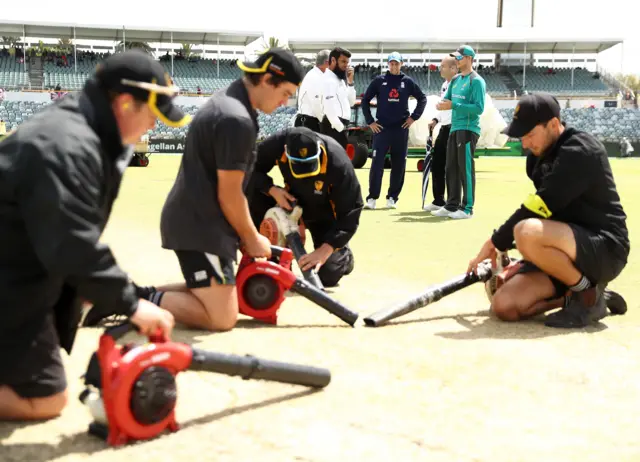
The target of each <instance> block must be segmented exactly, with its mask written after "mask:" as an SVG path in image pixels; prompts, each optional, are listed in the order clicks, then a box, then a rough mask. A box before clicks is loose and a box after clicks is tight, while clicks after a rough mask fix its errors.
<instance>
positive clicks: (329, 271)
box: [318, 247, 354, 287]
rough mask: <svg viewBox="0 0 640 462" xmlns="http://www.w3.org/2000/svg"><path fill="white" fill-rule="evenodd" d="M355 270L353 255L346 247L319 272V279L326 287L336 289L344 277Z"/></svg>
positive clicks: (336, 253)
mask: <svg viewBox="0 0 640 462" xmlns="http://www.w3.org/2000/svg"><path fill="white" fill-rule="evenodd" d="M353 268H354V260H353V253H352V252H351V249H349V248H348V247H345V248H343V249H340V250H338V251H336V252H334V253H333V255H331V256H330V257H329V259H328V260H327V261H326V262H325V264H324V265H322V266H321V267H320V270H319V271H318V277H319V278H320V281H321V282H322V285H324V286H325V287H335V286H337V285H338V282H340V279H342V278H343V276H346V275H348V274H350V273H351V272H352V271H353Z"/></svg>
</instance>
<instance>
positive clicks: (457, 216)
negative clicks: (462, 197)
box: [449, 210, 472, 220]
mask: <svg viewBox="0 0 640 462" xmlns="http://www.w3.org/2000/svg"><path fill="white" fill-rule="evenodd" d="M471 216H472V215H471V214H470V213H467V212H465V211H463V210H456V211H455V212H451V213H450V214H449V217H450V218H453V219H454V220H464V219H465V218H471Z"/></svg>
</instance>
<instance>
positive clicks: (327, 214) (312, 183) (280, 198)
mask: <svg viewBox="0 0 640 462" xmlns="http://www.w3.org/2000/svg"><path fill="white" fill-rule="evenodd" d="M274 165H277V166H278V168H279V169H280V173H281V174H282V177H283V179H284V183H285V187H284V188H281V187H279V186H275V185H274V184H273V179H272V178H271V177H270V176H269V175H268V173H269V172H270V171H271V169H272V168H273V166H274ZM294 200H295V201H296V202H297V204H298V205H300V206H301V207H302V210H303V212H302V221H303V222H304V225H305V227H306V228H307V229H308V230H309V232H310V233H311V237H312V239H313V245H314V248H315V250H314V251H313V252H311V253H309V254H307V255H305V256H304V257H302V258H301V259H300V261H299V262H298V264H299V266H300V268H301V269H302V270H303V271H306V270H308V269H313V268H315V269H316V270H317V271H318V276H319V277H320V280H321V281H322V284H323V285H324V286H325V287H332V286H335V285H337V284H338V281H340V279H341V278H342V277H343V276H345V275H348V274H349V273H351V271H353V267H354V261H353V253H352V252H351V249H350V248H349V247H348V245H347V244H348V243H349V241H350V240H351V238H352V237H353V235H354V234H355V232H356V230H357V229H358V224H359V222H360V213H361V212H362V207H363V206H364V202H363V200H362V193H361V191H360V183H359V182H358V179H357V177H356V174H355V170H354V169H353V166H352V164H351V161H350V160H349V157H347V153H346V152H345V150H344V148H342V146H340V145H339V144H338V143H337V142H336V141H335V140H334V139H333V138H331V137H330V136H328V135H322V134H319V133H315V132H313V131H312V130H310V129H308V128H304V127H297V128H292V129H288V130H285V131H283V132H280V133H277V134H275V135H272V136H270V137H269V138H267V139H266V140H264V141H263V142H262V143H260V145H259V146H258V156H257V161H256V166H255V171H254V177H253V179H252V188H251V196H250V198H249V207H250V209H251V217H252V219H253V222H254V224H255V226H256V227H259V226H260V223H261V222H262V219H263V218H264V215H265V213H266V212H267V210H269V209H270V208H271V207H274V206H275V205H276V204H278V205H279V206H280V207H282V208H284V209H286V210H291V204H290V201H294Z"/></svg>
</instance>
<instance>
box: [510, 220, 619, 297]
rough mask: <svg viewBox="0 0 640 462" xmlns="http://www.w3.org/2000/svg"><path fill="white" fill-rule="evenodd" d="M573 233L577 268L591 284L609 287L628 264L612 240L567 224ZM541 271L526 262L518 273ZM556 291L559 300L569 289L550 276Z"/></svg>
mask: <svg viewBox="0 0 640 462" xmlns="http://www.w3.org/2000/svg"><path fill="white" fill-rule="evenodd" d="M567 224H568V225H569V226H570V227H571V230H572V231H573V236H574V238H575V240H576V261H575V262H574V265H575V267H576V268H577V269H578V271H580V272H581V273H582V274H584V275H585V276H586V277H587V279H589V281H590V282H591V284H593V285H595V284H603V285H607V284H608V283H610V282H611V281H613V280H614V279H615V278H617V277H618V275H619V274H620V273H621V272H622V270H623V269H624V267H625V266H626V264H627V262H626V261H624V260H622V259H620V258H618V257H617V256H616V255H615V253H614V251H613V246H614V245H615V244H614V243H613V242H612V241H611V239H609V238H607V237H606V236H603V235H601V234H598V233H594V232H593V231H589V230H587V229H585V228H583V227H582V226H578V225H574V224H572V223H567ZM533 271H540V269H539V268H538V267H537V266H536V265H534V264H533V263H531V262H528V261H525V262H524V264H523V265H522V267H521V268H520V269H519V270H518V273H530V272H533ZM549 279H551V282H552V283H553V286H554V287H555V289H556V293H555V296H554V297H552V298H557V297H561V296H563V295H564V294H565V293H566V292H567V291H568V290H569V287H568V286H567V285H566V284H565V283H563V282H561V281H559V280H558V279H556V278H554V277H551V276H549ZM576 282H577V281H576Z"/></svg>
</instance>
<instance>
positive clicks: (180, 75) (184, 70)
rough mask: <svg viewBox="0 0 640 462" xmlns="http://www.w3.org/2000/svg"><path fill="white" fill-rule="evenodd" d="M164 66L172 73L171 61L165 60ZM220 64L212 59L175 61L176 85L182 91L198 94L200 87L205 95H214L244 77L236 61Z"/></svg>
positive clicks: (224, 61)
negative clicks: (213, 93)
mask: <svg viewBox="0 0 640 462" xmlns="http://www.w3.org/2000/svg"><path fill="white" fill-rule="evenodd" d="M161 62H162V65H163V66H164V67H165V69H166V70H167V72H169V73H171V61H167V60H163V61H161ZM219 68H220V72H219V74H218V63H217V62H216V61H215V60H211V59H194V60H186V59H181V60H174V61H173V76H174V80H175V83H176V85H178V86H179V87H180V89H181V90H182V91H187V92H190V93H196V92H197V90H198V87H200V90H201V91H202V92H203V93H212V92H214V91H216V90H220V89H221V88H224V87H226V86H228V85H229V84H230V83H231V82H233V81H234V80H235V79H237V78H238V77H240V76H241V75H242V71H241V70H240V69H239V68H238V67H237V66H236V64H235V61H231V60H225V59H223V60H220V63H219Z"/></svg>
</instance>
